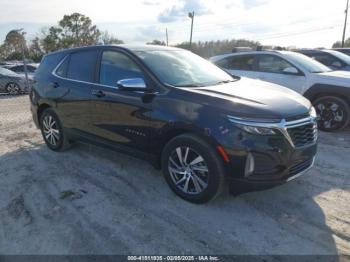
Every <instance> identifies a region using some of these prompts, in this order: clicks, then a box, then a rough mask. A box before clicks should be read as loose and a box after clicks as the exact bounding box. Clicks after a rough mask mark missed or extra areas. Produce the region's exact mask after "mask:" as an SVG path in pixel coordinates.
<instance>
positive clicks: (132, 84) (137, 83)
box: [117, 78, 147, 91]
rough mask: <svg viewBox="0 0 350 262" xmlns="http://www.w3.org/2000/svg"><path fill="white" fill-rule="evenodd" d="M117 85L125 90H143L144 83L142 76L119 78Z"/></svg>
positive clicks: (145, 87)
mask: <svg viewBox="0 0 350 262" xmlns="http://www.w3.org/2000/svg"><path fill="white" fill-rule="evenodd" d="M117 87H118V88H119V89H120V90H125V91H145V90H146V89H147V86H146V83H145V81H144V80H143V79H142V78H128V79H121V80H119V81H118V82H117Z"/></svg>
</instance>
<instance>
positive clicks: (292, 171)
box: [288, 158, 312, 177]
mask: <svg viewBox="0 0 350 262" xmlns="http://www.w3.org/2000/svg"><path fill="white" fill-rule="evenodd" d="M311 165H312V158H311V159H308V160H306V161H302V162H298V163H297V164H294V165H293V166H292V167H290V168H289V173H288V175H289V177H291V176H294V175H297V174H299V173H300V172H302V171H304V170H305V169H307V168H309V167H310V166H311Z"/></svg>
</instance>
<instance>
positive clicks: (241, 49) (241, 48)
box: [232, 46, 253, 53]
mask: <svg viewBox="0 0 350 262" xmlns="http://www.w3.org/2000/svg"><path fill="white" fill-rule="evenodd" d="M250 51H253V48H251V47H248V46H236V47H234V48H233V49H232V53H239V52H250Z"/></svg>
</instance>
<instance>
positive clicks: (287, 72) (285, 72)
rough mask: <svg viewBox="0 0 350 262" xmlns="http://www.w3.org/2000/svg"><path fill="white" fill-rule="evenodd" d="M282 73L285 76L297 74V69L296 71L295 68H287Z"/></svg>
mask: <svg viewBox="0 0 350 262" xmlns="http://www.w3.org/2000/svg"><path fill="white" fill-rule="evenodd" d="M283 73H284V74H287V75H297V74H299V72H298V69H296V68H295V67H287V68H285V69H283Z"/></svg>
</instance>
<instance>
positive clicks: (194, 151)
mask: <svg viewBox="0 0 350 262" xmlns="http://www.w3.org/2000/svg"><path fill="white" fill-rule="evenodd" d="M180 159H181V160H180ZM161 162H162V171H163V174H164V177H165V180H166V182H167V183H168V185H169V187H170V188H171V189H172V190H173V192H175V194H177V195H178V196H179V197H181V198H182V199H184V200H186V201H189V202H192V203H197V204H199V203H205V202H208V201H210V200H212V199H214V198H215V197H217V196H218V195H219V194H220V193H221V192H222V191H223V187H224V186H223V185H224V180H225V175H224V174H225V172H224V165H223V161H222V159H221V158H220V157H219V155H218V153H217V152H216V150H215V148H214V147H213V146H211V145H210V144H208V143H207V142H206V141H205V140H203V139H202V138H200V137H198V136H196V135H193V134H184V135H180V136H177V137H175V138H173V139H172V140H170V141H169V142H168V143H167V144H166V146H165V147H164V149H163V152H162V161H161Z"/></svg>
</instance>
